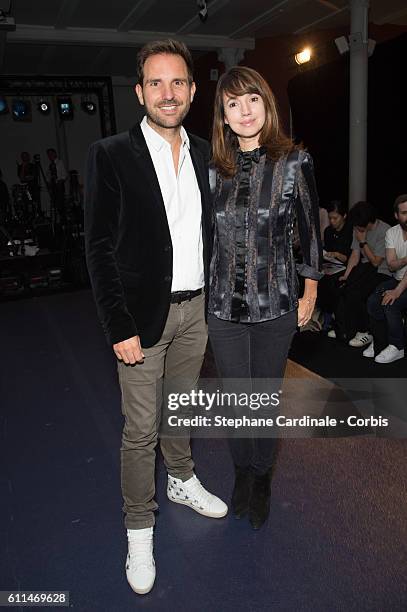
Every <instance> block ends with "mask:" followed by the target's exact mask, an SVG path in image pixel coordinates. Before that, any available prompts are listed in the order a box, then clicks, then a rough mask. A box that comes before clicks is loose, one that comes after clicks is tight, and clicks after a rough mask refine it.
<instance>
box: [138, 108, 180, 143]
mask: <svg viewBox="0 0 407 612" xmlns="http://www.w3.org/2000/svg"><path fill="white" fill-rule="evenodd" d="M140 127H141V131H142V132H143V135H144V138H145V139H146V142H148V144H149V145H151V146H152V147H154V149H155V150H156V151H160V150H161V149H162V147H163V146H165V145H169V144H170V143H169V142H168V141H167V140H165V138H163V137H162V136H161V135H160V134H159V133H158V132H156V131H155V129H154V128H152V127H151V125H149V123H148V121H147V115H144V117H143V120H142V121H141V123H140ZM180 136H181V144H182V145H186V146H187V147H188V149H189V148H190V143H189V137H188V134H187V133H186V130H185V128H184V127H183V126H182V125H181V129H180Z"/></svg>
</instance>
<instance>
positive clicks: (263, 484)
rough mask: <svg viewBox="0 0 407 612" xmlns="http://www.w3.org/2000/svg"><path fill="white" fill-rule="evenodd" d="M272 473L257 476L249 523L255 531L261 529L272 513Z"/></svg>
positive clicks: (251, 499) (251, 500)
mask: <svg viewBox="0 0 407 612" xmlns="http://www.w3.org/2000/svg"><path fill="white" fill-rule="evenodd" d="M270 482H271V473H269V472H267V474H264V475H263V476H255V477H254V482H253V489H252V495H251V498H250V505H249V521H250V523H251V526H252V527H253V529H260V527H261V526H262V525H263V524H264V522H265V521H266V519H267V517H268V515H269V512H270V495H271V484H270Z"/></svg>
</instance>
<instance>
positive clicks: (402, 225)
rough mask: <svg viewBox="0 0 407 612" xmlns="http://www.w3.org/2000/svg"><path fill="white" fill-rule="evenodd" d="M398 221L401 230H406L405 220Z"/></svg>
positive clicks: (406, 222)
mask: <svg viewBox="0 0 407 612" xmlns="http://www.w3.org/2000/svg"><path fill="white" fill-rule="evenodd" d="M399 223H400V226H401V229H402V230H403V232H407V221H404V223H401V221H399Z"/></svg>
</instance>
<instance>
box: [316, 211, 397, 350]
mask: <svg viewBox="0 0 407 612" xmlns="http://www.w3.org/2000/svg"><path fill="white" fill-rule="evenodd" d="M348 218H349V221H350V222H351V224H352V225H353V228H354V229H353V242H352V251H351V254H350V257H349V260H348V263H347V266H346V270H345V272H344V273H343V275H342V276H341V277H340V278H339V279H338V301H337V305H336V307H335V311H334V313H335V330H334V331H335V335H333V334H331V333H329V334H328V335H329V336H330V337H332V336H333V337H337V338H338V339H339V340H343V341H345V342H347V343H348V344H349V346H353V347H366V346H368V345H369V344H370V343H371V342H372V340H373V336H372V335H371V334H370V333H369V331H368V330H369V319H368V314H367V307H366V301H367V299H368V297H369V296H370V294H371V293H372V292H373V291H374V289H375V288H376V287H377V285H379V284H380V283H382V282H384V281H385V280H387V279H388V278H389V277H390V276H391V272H390V270H389V268H388V265H387V262H386V258H385V255H386V248H385V236H386V231H387V230H388V229H389V228H390V225H388V223H384V221H381V220H380V219H378V218H377V215H376V211H375V209H374V207H373V206H372V205H371V204H370V203H369V202H357V203H356V204H355V205H354V206H353V207H352V208H351V209H350V211H349V214H348Z"/></svg>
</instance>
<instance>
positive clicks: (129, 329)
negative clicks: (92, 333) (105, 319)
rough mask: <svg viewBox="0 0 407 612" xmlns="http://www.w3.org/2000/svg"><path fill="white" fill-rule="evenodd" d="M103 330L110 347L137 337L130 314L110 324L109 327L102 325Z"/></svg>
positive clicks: (135, 327)
mask: <svg viewBox="0 0 407 612" xmlns="http://www.w3.org/2000/svg"><path fill="white" fill-rule="evenodd" d="M103 329H104V332H105V335H106V339H107V342H108V344H109V345H110V346H112V345H113V344H117V343H118V342H122V341H123V340H128V339H129V338H133V337H134V336H138V335H139V333H138V331H137V326H136V324H135V322H134V320H133V318H132V316H131V315H130V314H128V315H127V316H126V317H122V318H120V319H117V320H115V321H114V322H113V321H112V322H110V324H109V325H106V324H104V325H103Z"/></svg>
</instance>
